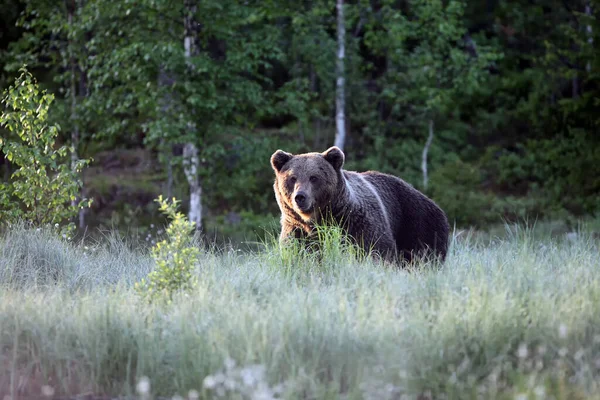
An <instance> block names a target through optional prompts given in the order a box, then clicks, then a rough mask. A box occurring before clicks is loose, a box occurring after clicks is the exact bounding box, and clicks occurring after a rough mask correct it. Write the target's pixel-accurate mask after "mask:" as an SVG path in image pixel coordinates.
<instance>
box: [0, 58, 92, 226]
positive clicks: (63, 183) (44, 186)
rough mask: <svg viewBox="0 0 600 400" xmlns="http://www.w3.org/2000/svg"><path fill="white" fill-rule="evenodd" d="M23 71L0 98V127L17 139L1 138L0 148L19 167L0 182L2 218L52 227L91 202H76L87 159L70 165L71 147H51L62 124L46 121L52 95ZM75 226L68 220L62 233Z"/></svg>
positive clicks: (3, 219)
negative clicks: (5, 180) (4, 181)
mask: <svg viewBox="0 0 600 400" xmlns="http://www.w3.org/2000/svg"><path fill="white" fill-rule="evenodd" d="M21 72H22V73H21V75H20V76H19V77H18V78H17V79H16V81H15V83H14V85H13V86H11V87H9V88H8V90H6V91H5V93H4V97H3V99H2V104H3V106H4V107H5V110H3V111H2V114H1V115H0V125H1V126H2V127H3V128H6V129H8V130H9V131H10V132H12V133H13V134H16V135H17V137H18V138H19V139H20V140H18V141H16V140H8V139H6V138H3V137H0V151H1V152H3V153H4V154H5V155H6V158H7V159H8V160H9V161H10V162H12V163H13V164H15V165H17V166H18V167H19V168H18V169H17V170H16V171H15V172H14V173H13V174H12V177H11V181H9V182H8V183H5V184H0V221H2V222H5V223H16V222H17V221H19V220H24V221H27V222H29V223H32V224H34V225H36V226H41V225H50V226H55V225H57V224H62V223H64V222H65V221H69V220H70V219H73V218H74V217H75V216H76V215H77V213H78V211H79V209H81V208H84V207H88V206H89V205H90V203H91V200H86V199H82V200H79V201H77V202H75V199H76V198H77V195H78V192H79V190H80V188H81V180H80V179H79V176H78V174H79V172H81V170H82V169H83V167H84V166H85V165H87V164H88V163H89V160H78V161H77V162H76V163H74V165H73V166H71V165H69V161H68V157H69V155H70V154H69V153H72V152H73V148H68V147H67V146H61V147H60V148H58V149H55V140H56V138H57V136H58V131H59V130H60V127H59V126H58V125H53V126H48V125H47V123H46V120H47V119H48V110H49V108H50V104H52V101H53V100H54V96H53V95H52V94H48V93H46V91H40V89H39V88H38V85H37V83H36V82H35V79H34V78H33V76H32V75H31V74H30V73H29V72H27V70H26V69H25V67H23V68H21ZM74 228H75V226H74V224H73V223H72V222H67V223H66V224H65V226H64V227H63V233H64V234H66V233H68V232H71V231H72V230H73V229H74Z"/></svg>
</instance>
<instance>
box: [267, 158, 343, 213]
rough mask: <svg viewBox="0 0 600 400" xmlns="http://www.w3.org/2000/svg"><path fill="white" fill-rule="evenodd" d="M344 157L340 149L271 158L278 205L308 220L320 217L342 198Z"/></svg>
mask: <svg viewBox="0 0 600 400" xmlns="http://www.w3.org/2000/svg"><path fill="white" fill-rule="evenodd" d="M343 165H344V153H343V152H342V151H341V150H340V149H339V148H338V147H336V146H333V147H330V148H329V149H327V150H326V151H324V152H323V153H304V154H296V155H294V154H290V153H287V152H285V151H282V150H277V151H276V152H275V153H273V155H272V156H271V166H272V167H273V170H274V171H275V190H276V191H277V193H278V195H279V196H278V197H279V198H278V201H281V202H284V203H285V204H286V205H287V206H288V207H291V208H292V209H293V210H294V211H295V212H296V213H298V214H299V215H300V216H301V217H302V218H303V219H304V220H306V221H310V220H312V219H314V218H315V217H316V213H317V212H318V211H319V210H324V209H326V207H327V206H328V205H329V204H330V203H331V201H332V200H334V199H335V197H336V195H339V187H340V184H341V180H342V179H343V178H342V174H341V170H342V166H343Z"/></svg>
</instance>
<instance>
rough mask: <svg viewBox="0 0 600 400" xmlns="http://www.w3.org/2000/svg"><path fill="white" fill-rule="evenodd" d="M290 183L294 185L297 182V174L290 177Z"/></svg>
mask: <svg viewBox="0 0 600 400" xmlns="http://www.w3.org/2000/svg"><path fill="white" fill-rule="evenodd" d="M290 183H291V184H292V185H293V184H295V183H296V177H295V176H292V177H291V178H290Z"/></svg>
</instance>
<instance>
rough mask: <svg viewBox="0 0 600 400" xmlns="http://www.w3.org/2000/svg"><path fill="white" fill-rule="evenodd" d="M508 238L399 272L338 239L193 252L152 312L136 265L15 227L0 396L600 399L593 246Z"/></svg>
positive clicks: (466, 242) (115, 242)
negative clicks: (183, 288) (187, 282)
mask: <svg viewBox="0 0 600 400" xmlns="http://www.w3.org/2000/svg"><path fill="white" fill-rule="evenodd" d="M507 232H508V233H509V234H507V235H503V237H502V238H494V237H485V238H484V239H477V238H476V237H474V236H471V237H470V236H469V235H468V234H463V235H458V237H455V238H454V239H453V242H452V247H451V251H450V253H449V255H448V259H447V262H446V263H445V265H444V266H443V268H427V267H425V268H419V269H418V270H412V271H406V270H398V269H394V268H391V267H390V266H387V265H383V264H379V263H375V262H372V261H369V260H368V259H367V260H365V259H363V257H362V255H361V254H360V253H359V252H357V253H353V250H352V248H351V247H341V245H339V243H338V242H336V240H335V237H336V233H335V232H333V233H331V232H330V233H325V234H330V235H332V236H330V238H329V239H331V240H330V243H329V244H328V245H326V246H323V249H324V251H322V252H321V253H320V255H319V256H316V255H315V254H314V253H310V252H305V251H304V250H303V249H302V248H300V247H298V248H295V249H294V248H291V249H287V250H280V249H278V248H277V246H276V240H272V241H271V242H267V243H265V249H264V250H263V251H259V252H256V253H252V254H250V253H241V252H239V251H234V250H223V251H217V250H216V249H215V250H210V251H207V250H203V252H202V256H201V261H200V263H199V264H198V265H197V267H196V272H195V273H196V274H197V276H198V285H197V287H196V288H195V289H194V291H193V292H192V293H191V294H187V295H185V294H181V295H179V296H176V297H175V299H174V301H173V303H172V304H171V305H149V304H147V303H145V302H143V301H141V300H140V299H139V298H138V297H137V296H136V294H135V291H134V290H133V288H132V286H133V284H134V283H135V282H136V281H138V280H139V279H141V278H142V277H144V276H145V275H146V274H147V273H148V272H149V271H151V270H152V267H153V264H152V263H153V261H152V259H151V258H150V257H149V255H148V253H147V252H145V251H140V250H137V251H136V250H133V249H132V246H130V245H128V244H126V243H124V242H123V240H122V239H121V238H119V237H117V236H115V235H112V236H111V235H109V236H107V237H106V238H105V239H104V240H103V241H101V242H99V243H97V244H94V245H89V244H86V245H84V244H81V245H72V244H69V243H67V242H66V241H64V240H62V239H57V238H54V237H53V236H51V235H50V234H49V233H48V232H45V231H35V230H25V229H22V228H19V227H16V228H14V229H13V230H11V231H10V233H6V234H4V235H3V237H2V239H1V240H0V285H1V289H0V347H1V348H2V352H1V353H0V368H2V370H1V371H0V394H1V395H5V394H10V391H11V389H12V390H13V391H15V393H20V394H29V395H35V396H39V395H40V394H41V392H42V391H43V390H46V391H48V390H49V389H51V390H52V391H53V392H54V393H56V394H62V393H70V394H76V393H95V394H108V395H119V394H123V395H125V394H136V393H137V394H138V395H142V394H143V393H138V392H136V390H137V389H142V391H143V390H147V391H149V392H150V393H151V394H153V395H159V396H167V397H172V396H174V395H180V396H183V397H190V396H191V397H195V396H196V394H197V395H198V396H199V397H200V398H213V397H215V396H217V395H219V394H222V395H223V396H224V397H225V398H252V397H251V396H258V394H262V395H264V397H263V398H277V397H281V398H318V399H323V398H332V399H333V398H340V397H341V396H343V397H344V398H348V399H354V398H356V399H359V398H360V399H362V398H368V399H386V398H400V397H401V396H402V395H406V396H408V397H407V398H417V396H418V395H425V396H430V397H431V398H436V399H437V398H478V397H480V398H486V399H488V398H502V399H515V398H519V399H521V398H522V399H525V398H531V399H537V398H550V396H553V397H554V398H557V399H578V398H581V399H584V398H600V395H599V393H600V387H599V384H598V382H600V261H599V258H600V252H599V250H600V249H599V246H598V240H597V239H594V238H593V237H592V236H591V235H587V234H585V233H583V232H581V233H579V234H578V235H576V236H575V237H569V238H568V239H567V238H565V239H552V238H550V237H541V238H540V237H538V236H537V235H534V233H532V232H531V231H529V230H527V229H522V228H517V227H512V228H510V229H509V230H507ZM329 239H328V240H329ZM326 243H327V241H326ZM336 243H338V244H336ZM202 248H203V249H206V246H203V247H202ZM142 378H143V379H142ZM146 379H147V380H146ZM140 382H142V384H141V385H138V386H137V388H136V384H138V383H140ZM190 391H192V392H191V393H190ZM519 396H521V397H519ZM527 396H529V397H527ZM423 398H427V397H423Z"/></svg>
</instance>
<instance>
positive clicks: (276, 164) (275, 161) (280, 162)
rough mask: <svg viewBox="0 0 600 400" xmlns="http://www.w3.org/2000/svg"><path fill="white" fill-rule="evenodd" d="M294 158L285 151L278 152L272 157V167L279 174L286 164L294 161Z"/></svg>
mask: <svg viewBox="0 0 600 400" xmlns="http://www.w3.org/2000/svg"><path fill="white" fill-rule="evenodd" d="M292 157H294V156H293V155H292V154H290V153H286V152H285V151H283V150H277V151H276V152H275V153H273V155H272V156H271V166H272V167H273V169H274V170H275V172H279V171H281V168H283V166H284V165H285V163H287V162H288V161H290V160H291V159H292Z"/></svg>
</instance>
